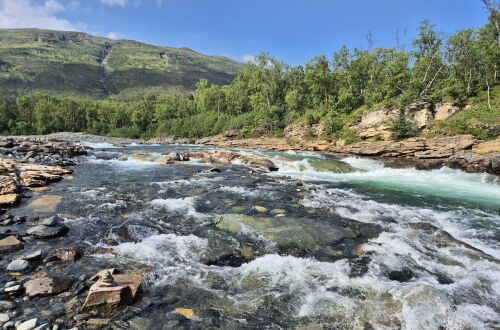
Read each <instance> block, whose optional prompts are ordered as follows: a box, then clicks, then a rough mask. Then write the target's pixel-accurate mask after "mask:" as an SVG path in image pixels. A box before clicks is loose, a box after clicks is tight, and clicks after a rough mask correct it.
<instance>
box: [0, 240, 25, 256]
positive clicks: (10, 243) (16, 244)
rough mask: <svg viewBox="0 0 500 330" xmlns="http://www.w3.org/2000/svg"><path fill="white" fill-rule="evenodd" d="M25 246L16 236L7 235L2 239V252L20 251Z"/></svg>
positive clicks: (0, 250) (0, 248)
mask: <svg viewBox="0 0 500 330" xmlns="http://www.w3.org/2000/svg"><path fill="white" fill-rule="evenodd" d="M22 248H23V243H22V242H21V241H20V240H18V239H17V238H16V237H15V236H7V237H6V238H4V239H1V240H0V254H4V253H8V252H12V251H18V250H21V249H22Z"/></svg>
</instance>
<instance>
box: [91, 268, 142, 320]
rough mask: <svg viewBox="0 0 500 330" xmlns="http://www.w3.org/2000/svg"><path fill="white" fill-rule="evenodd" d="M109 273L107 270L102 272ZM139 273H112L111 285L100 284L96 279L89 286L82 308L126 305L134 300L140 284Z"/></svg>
mask: <svg viewBox="0 0 500 330" xmlns="http://www.w3.org/2000/svg"><path fill="white" fill-rule="evenodd" d="M108 273H109V274H111V273H110V272H109V270H106V272H105V273H102V275H101V277H102V276H104V275H105V274H108ZM141 281H142V277H141V276H140V275H124V274H116V275H113V282H112V286H101V285H100V282H99V281H98V282H97V283H95V284H94V285H92V286H91V287H90V290H89V293H88V295H87V298H86V299H85V302H84V304H83V307H82V310H83V311H86V310H91V309H94V308H108V309H109V308H116V307H117V306H120V305H128V304H130V303H132V301H133V300H134V298H135V296H136V294H137V291H138V290H139V287H140V285H141Z"/></svg>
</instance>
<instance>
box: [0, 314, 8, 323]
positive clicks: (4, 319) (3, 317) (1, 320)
mask: <svg viewBox="0 0 500 330" xmlns="http://www.w3.org/2000/svg"><path fill="white" fill-rule="evenodd" d="M9 320H10V316H9V314H7V313H0V324H4V323H5V322H9Z"/></svg>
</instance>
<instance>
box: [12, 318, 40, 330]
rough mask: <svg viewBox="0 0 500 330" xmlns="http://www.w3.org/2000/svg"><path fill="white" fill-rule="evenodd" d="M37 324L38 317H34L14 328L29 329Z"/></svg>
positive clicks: (19, 329) (18, 329)
mask: <svg viewBox="0 0 500 330" xmlns="http://www.w3.org/2000/svg"><path fill="white" fill-rule="evenodd" d="M37 324H38V319H36V318H35V319H31V320H28V321H25V322H23V323H21V324H20V325H18V326H16V330H31V329H34V328H36V326H37Z"/></svg>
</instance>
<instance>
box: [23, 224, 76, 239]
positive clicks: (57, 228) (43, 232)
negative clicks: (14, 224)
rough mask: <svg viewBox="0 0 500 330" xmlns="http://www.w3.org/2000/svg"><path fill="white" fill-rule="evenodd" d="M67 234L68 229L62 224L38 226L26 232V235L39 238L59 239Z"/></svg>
mask: <svg viewBox="0 0 500 330" xmlns="http://www.w3.org/2000/svg"><path fill="white" fill-rule="evenodd" d="M67 232H68V227H66V226H65V225H63V224H56V225H54V226H46V225H38V226H34V227H31V228H29V229H28V230H26V234H28V235H31V236H35V237H39V238H53V237H59V236H62V235H64V234H66V233H67Z"/></svg>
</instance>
